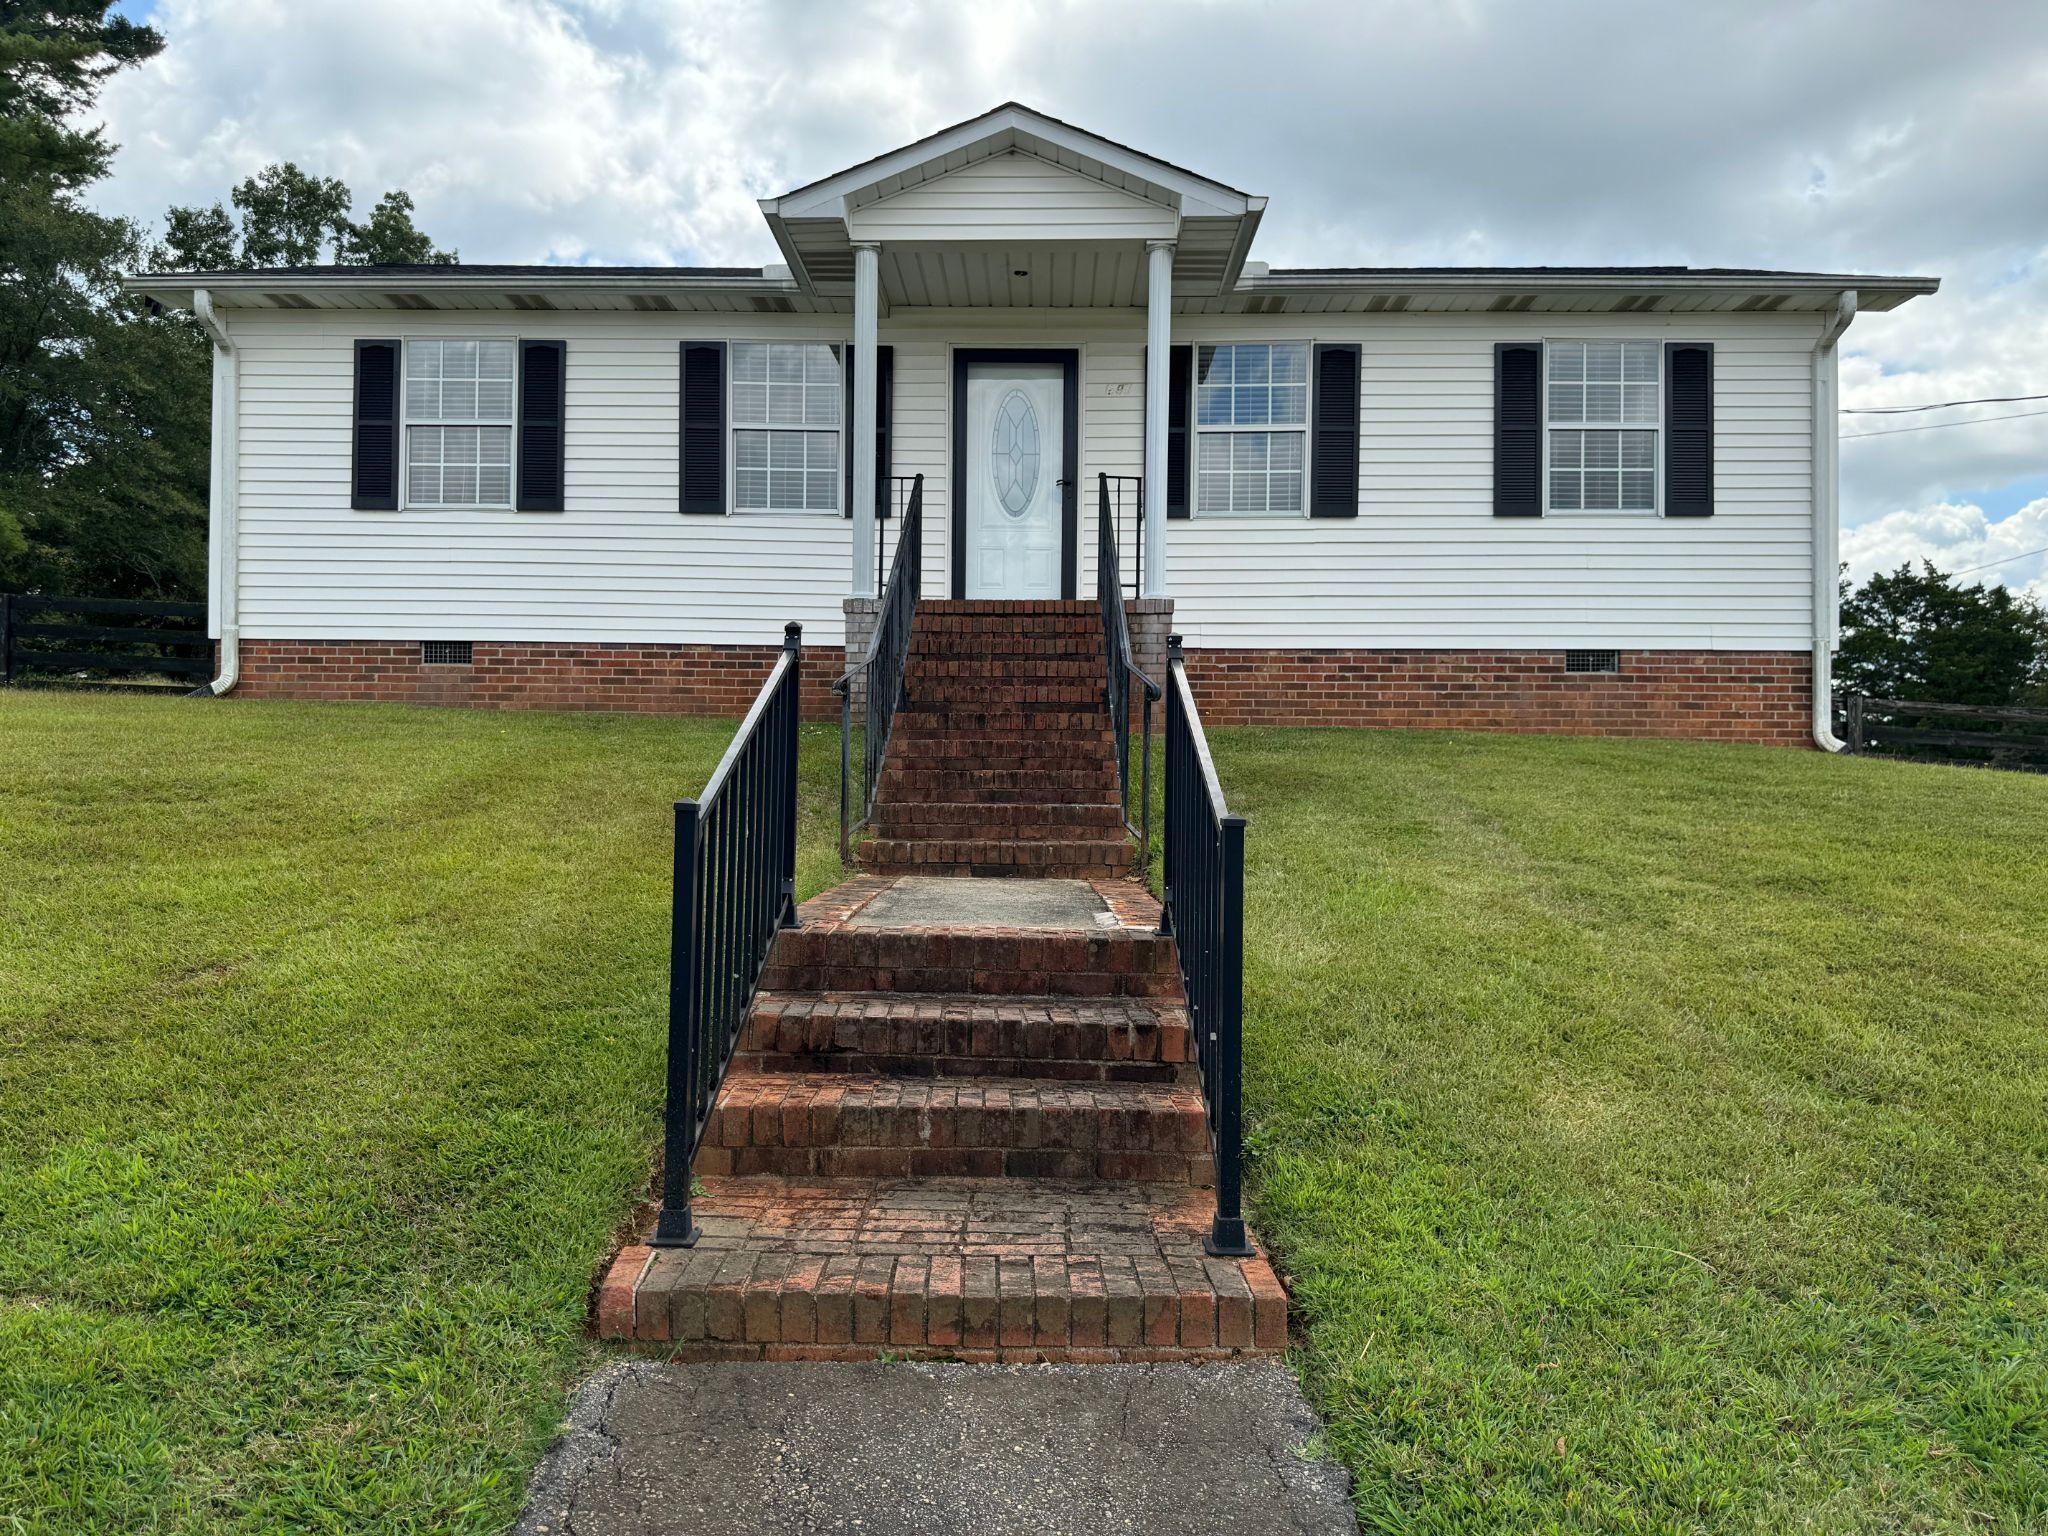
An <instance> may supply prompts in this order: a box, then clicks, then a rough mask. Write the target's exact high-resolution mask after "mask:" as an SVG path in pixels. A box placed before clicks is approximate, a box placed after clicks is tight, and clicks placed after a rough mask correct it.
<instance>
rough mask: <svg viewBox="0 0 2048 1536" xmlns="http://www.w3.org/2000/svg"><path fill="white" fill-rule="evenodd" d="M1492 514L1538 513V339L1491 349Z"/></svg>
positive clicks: (1540, 499)
mask: <svg viewBox="0 0 2048 1536" xmlns="http://www.w3.org/2000/svg"><path fill="white" fill-rule="evenodd" d="M1493 515H1494V516H1495V517H1541V516H1542V515H1543V344H1542V343H1541V342H1535V341H1504V342H1499V343H1496V344H1495V346H1494V349H1493Z"/></svg>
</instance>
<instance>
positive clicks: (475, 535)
mask: <svg viewBox="0 0 2048 1536" xmlns="http://www.w3.org/2000/svg"><path fill="white" fill-rule="evenodd" d="M230 319H231V323H232V324H233V326H234V332H235V339H236V366H237V369H238V371H239V373H240V378H241V421H242V429H241V439H240V497H241V506H240V512H241V542H240V558H241V583H242V601H241V614H240V618H241V625H242V634H243V635H244V636H246V637H248V638H251V639H293V638H299V639H343V640H346V639H385V640H418V639H434V638H448V639H469V638H477V637H500V636H502V637H504V638H512V639H530V640H541V641H553V642H558V643H564V644H568V643H612V644H632V643H649V644H659V643H686V644H712V645H773V644H775V643H777V642H778V641H779V640H780V638H781V634H782V626H783V624H784V622H785V621H787V620H791V619H794V620H797V621H799V622H801V623H802V624H803V625H804V644H805V645H806V646H807V647H817V646H829V645H835V644H838V643H839V642H840V638H841V636H842V635H843V633H844V630H843V619H842V607H841V603H842V599H843V598H844V597H845V595H846V593H847V590H848V585H849V581H850V574H851V564H852V550H851V538H852V523H851V521H850V520H848V519H846V518H842V517H822V516H819V515H818V514H817V513H815V512H794V513H763V514H756V515H750V516H747V517H732V518H684V517H678V516H677V515H676V506H677V500H678V493H679V487H678V483H677V428H678V398H677V385H678V373H677V367H676V348H677V343H678V341H680V340H683V339H705V340H718V341H728V340H731V339H733V337H734V335H735V332H740V333H741V334H743V335H748V336H752V337H755V338H759V337H762V336H765V335H768V334H771V333H772V334H773V335H775V336H776V337H777V338H778V339H787V340H791V341H809V342H819V343H826V344H843V343H844V342H845V340H846V334H847V322H846V319H845V317H843V316H840V317H833V316H789V317H762V316H757V315H747V316H744V317H739V316H734V315H720V314H701V315H690V314H662V315H651V314H643V313H637V312H626V311H619V312H610V313H590V312H576V311H567V310H564V311H559V312H556V313H553V314H550V315H548V316H546V320H547V331H546V333H547V334H548V335H550V336H560V337H562V338H563V339H565V340H566V342H567V344H568V349H569V357H570V360H571V364H572V366H571V367H570V368H569V369H568V372H567V376H566V377H567V395H566V404H567V418H566V422H565V428H564V462H565V475H566V482H565V483H566V504H565V512H564V515H563V516H561V517H559V518H553V517H551V518H546V519H536V518H532V517H521V516H519V515H518V514H516V513H513V512H511V511H504V510H493V509H474V508H473V509H467V510H464V511H461V512H457V511H454V510H449V511H432V510H429V511H422V512H419V513H418V514H417V515H413V516H392V517H371V516H365V515H364V514H363V513H360V512H351V511H350V510H349V463H350V456H349V443H350V424H351V408H350V403H351V380H352V377H353V366H354V354H353V341H354V339H355V338H357V337H366V336H388V335H392V334H394V330H393V326H394V323H395V317H394V316H393V315H391V314H390V313H388V312H384V313H377V312H368V311H363V312H354V313H350V312H336V313H303V312H291V311H266V310H255V309H251V310H246V311H244V310H238V311H235V312H234V313H233V314H232V315H231V317H230ZM1257 323H1258V327H1259V330H1258V334H1259V335H1260V336H1261V337H1262V338H1263V339H1267V340H1273V341H1299V342H1303V343H1306V342H1308V341H1309V340H1310V339H1312V338H1314V339H1321V340H1325V341H1356V342H1358V343H1360V344H1361V346H1362V358H1361V368H1362V374H1361V399H1360V437H1359V461H1360V462H1359V515H1358V516H1357V517H1356V518H1342V519H1336V518H1332V519H1322V518H1307V517H1301V518H1292V517H1284V518H1269V519H1263V520H1253V519H1250V518H1223V517H1214V516H1211V517H1201V516H1197V517H1194V518H1192V519H1190V520H1187V521H1173V522H1169V523H1168V524H1167V587H1168V591H1169V592H1170V593H1171V594H1172V596H1173V598H1174V600H1175V604H1176V607H1175V612H1174V623H1175V627H1176V628H1177V629H1180V630H1181V631H1182V632H1184V633H1185V634H1186V636H1187V640H1188V644H1189V645H1191V646H1195V647H1201V648H1210V649H1215V648H1229V647H1256V648H1266V649H1273V648H1290V649H1302V650H1312V649H1406V648H1418V647H1429V648H1439V647H1444V648H1458V647H1469V648H1475V649H1487V650H1506V649H1544V650H1551V649H1559V650H1561V649H1564V648H1567V647H1570V648H1584V649H1621V650H1632V649H1659V648H1668V649H1689V650H1690V649H1700V650H1707V649H1725V650H1781V651H1793V650H1797V651H1801V652H1804V651H1805V650H1807V649H1808V648H1809V646H1810V643H1811V642H1810V639H1809V634H1810V628H1809V626H1810V623H1811V603H1812V596H1811V589H1812V571H1811V559H1812V534H1811V529H1812V516H1811V510H1810V500H1809V498H1810V496H1811V491H1812V481H1811V465H1812V420H1811V413H1810V401H1811V372H1812V357H1811V354H1812V347H1813V344H1814V339H1815V336H1816V335H1817V333H1818V326H1819V321H1818V319H1817V318H1816V317H1814V316H1810V315H1771V314H1722V315H1706V314H1675V315H1668V316H1667V315H1661V314H1657V315H1643V316H1627V315H1609V314H1597V315H1596V314H1588V315H1586V316H1585V317H1584V319H1583V320H1582V321H1581V320H1579V319H1577V318H1576V317H1573V316H1568V315H1547V316H1546V315H1539V314H1526V315H1502V314H1428V313H1425V314H1406V315H1395V314H1387V315H1362V314H1361V315H1344V314H1338V313H1335V312H1332V313H1327V314H1315V315H1298V316H1297V315H1271V316H1261V317H1259V320H1258V322H1257ZM405 326H406V331H407V332H411V333H416V334H424V335H433V334H434V333H435V332H436V331H440V332H443V333H445V334H448V335H450V336H459V335H462V334H464V333H465V332H466V333H467V334H469V335H472V336H473V335H474V334H475V332H476V330H477V317H476V316H475V315H474V314H469V315H462V314H447V315H432V314H416V315H407V316H406V317H405ZM398 334H405V332H400V333H398ZM1245 335H1246V325H1245V321H1244V318H1243V317H1242V316H1231V315H1223V314H1217V315H1213V316H1212V315H1206V314H1180V315H1176V316H1175V317H1174V336H1173V339H1174V341H1175V342H1176V343H1188V344H1194V345H1201V344H1204V343H1223V342H1230V341H1236V340H1239V339H1242V338H1244V336H1245ZM1617 338H1618V339H1625V340H1641V341H1646V342H1656V343H1659V344H1660V345H1661V343H1662V342H1663V341H1665V340H1667V339H1668V340H1687V341H1710V342H1712V343H1714V346H1715V355H1714V404H1715V436H1714V481H1715V512H1716V515H1715V516H1713V517H1711V518H1696V519H1669V520H1666V519H1649V518H1627V517H1612V516H1609V517H1559V518H1548V519H1537V518H1529V519H1519V520H1517V519H1497V518H1495V517H1493V515H1492V494H1493V345H1494V343H1496V342H1500V341H1537V340H1544V341H1558V340H1599V339H1617ZM881 340H882V341H883V342H885V343H887V344H889V345H891V346H893V347H894V348H895V398H894V438H893V446H892V457H893V460H894V463H893V466H892V467H893V472H894V473H895V474H897V475H901V476H909V475H913V474H917V473H920V472H922V473H923V474H924V475H925V520H924V527H925V556H926V560H925V591H926V592H927V593H928V594H930V595H932V596H944V595H946V594H947V593H948V592H950V590H951V585H950V579H951V567H950V562H949V553H950V552H949V549H948V546H949V544H950V542H951V531H950V525H951V501H950V491H951V485H950V480H949V470H950V459H951V451H952V450H951V421H952V349H953V348H955V347H1074V348H1077V349H1078V350H1079V351H1080V354H1081V381H1080V385H1081V400H1080V413H1081V441H1080V460H1079V464H1078V466H1077V468H1078V470H1079V473H1080V476H1081V487H1080V492H1081V494H1080V500H1079V512H1080V528H1079V531H1080V554H1079V565H1080V571H1079V580H1080V585H1079V590H1080V591H1081V592H1083V593H1092V592H1093V591H1094V549H1095V516H1096V488H1095V477H1096V475H1097V474H1101V473H1106V474H1111V475H1137V474H1142V473H1143V470H1144V349H1145V335H1144V316H1143V314H1142V312H1134V313H1122V312H1108V313H1101V314H1074V313H1071V312H1066V313H1049V312H1046V311H1035V312H1032V311H979V312H975V313H972V314H963V313H961V312H958V311H953V312H941V311H924V312H918V313H905V312H899V313H897V314H896V315H894V316H892V317H889V318H887V319H885V320H884V321H883V325H882V332H881ZM1829 426H1830V428H1831V427H1832V424H1831V423H1830V424H1829ZM896 526H897V525H894V524H892V525H891V526H890V529H889V532H888V534H887V535H886V537H887V540H888V546H889V548H890V549H891V550H893V549H894V547H895V527H896ZM215 553H216V555H218V553H219V551H218V548H216V551H215ZM217 611H218V610H217Z"/></svg>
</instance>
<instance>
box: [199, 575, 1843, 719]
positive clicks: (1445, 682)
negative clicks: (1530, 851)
mask: <svg viewBox="0 0 2048 1536" xmlns="http://www.w3.org/2000/svg"><path fill="white" fill-rule="evenodd" d="M851 606H852V605H850V604H849V609H851ZM1129 612H1130V621H1131V643H1132V649H1133V652H1134V653H1137V654H1136V659H1137V661H1138V664H1139V666H1141V667H1144V668H1146V669H1147V670H1148V671H1151V672H1153V675H1154V676H1156V677H1158V678H1160V679H1161V680H1163V679H1164V677H1165V675H1166V674H1165V666H1164V660H1163V655H1164V645H1165V628H1166V626H1167V624H1169V623H1170V622H1171V614H1172V605H1171V602H1170V601H1161V602H1157V603H1153V602H1147V603H1144V604H1140V603H1137V602H1132V603H1131V604H1129ZM864 617H865V615H861V616H855V615H853V614H852V613H851V612H849V625H850V626H851V625H852V624H854V623H857V622H858V621H859V618H864ZM870 622H871V620H870ZM862 641H863V644H864V643H865V635H863V636H862ZM775 654H776V647H775V646H772V645H652V644H650V645H583V644H555V643H551V642H545V641H508V640H479V641H477V642H476V643H475V648H474V652H473V655H474V661H473V663H472V664H471V665H469V666H466V667H460V666H456V667H446V666H432V667H430V666H426V665H423V664H422V663H421V661H420V647H419V644H418V642H417V641H401V640H245V641H243V642H242V681H241V683H240V685H239V686H238V687H237V688H236V690H235V693H236V696H237V697H247V698H289V699H314V700H327V701H340V700H379V701H383V702H386V703H402V704H442V705H452V706H457V707H466V708H472V709H596V710H619V711H628V712H640V713H650V714H679V715H739V714H743V713H745V711H746V709H747V706H748V705H750V704H751V703H752V702H753V700H754V695H755V694H756V693H757V692H758V691H759V690H760V686H761V681H762V679H763V678H764V677H766V676H767V672H768V668H769V667H770V666H771V665H772V664H773V663H774V659H775ZM845 654H846V653H844V652H842V650H841V649H840V648H839V647H837V646H822V645H820V646H810V647H806V649H805V653H804V685H803V697H804V713H805V716H806V717H807V718H809V719H814V720H837V719H838V718H839V708H838V700H837V699H836V698H834V697H833V694H832V681H833V679H834V678H835V677H836V676H837V675H838V673H839V671H840V670H841V669H842V668H843V667H844V665H845ZM1620 654H1621V671H1620V673H1619V674H1617V675H1608V674H1602V673H1568V672H1566V671H1565V665H1564V653H1563V652H1561V651H1452V650H1433V651H1422V650H1402V651H1393V650H1389V651H1335V650H1330V651H1311V650H1304V651H1280V650H1262V651H1236V650H1232V651H1221V650H1197V649H1191V650H1190V651H1189V652H1188V673H1189V676H1190V678H1191V679H1192V680H1193V682H1194V684H1195V687H1196V689H1197V696H1198V697H1199V699H1200V701H1201V705H1202V718H1203V719H1204V721H1205V722H1207V723H1208V724H1210V725H1219V726H1225V725H1295V726H1303V725H1306V726H1376V727H1382V728H1419V729H1443V730H1449V729H1456V730H1479V731H1527V732H1536V733H1543V734H1553V735H1588V736H1665V737H1676V738H1683V739H1690V740H1698V741H1742V742H1757V743H1764V744H1769V745H1776V746H1805V745H1807V744H1808V743H1809V741H1810V739H1811V738H1810V736H1809V734H1808V716H1809V713H1810V710H1811V703H1810V693H1809V690H1810V687H1811V675H1812V674H1811V662H1810V660H1809V658H1808V657H1807V655H1806V654H1805V653H1804V652H1803V651H1623V652H1621V653H1620ZM1155 668H1156V671H1155V670H1154V669H1155Z"/></svg>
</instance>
